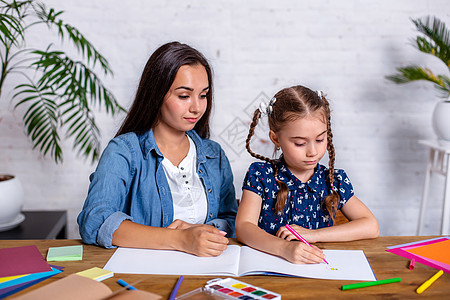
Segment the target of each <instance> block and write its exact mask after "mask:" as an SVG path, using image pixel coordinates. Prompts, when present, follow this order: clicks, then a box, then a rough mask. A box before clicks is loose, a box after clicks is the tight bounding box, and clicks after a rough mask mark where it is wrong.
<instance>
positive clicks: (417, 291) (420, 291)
mask: <svg viewBox="0 0 450 300" xmlns="http://www.w3.org/2000/svg"><path fill="white" fill-rule="evenodd" d="M442 274H444V271H442V270H439V272H437V273H436V274H434V275H433V276H431V278H430V279H428V280H427V281H425V282H424V283H422V285H421V286H419V287H418V288H417V290H416V293H417V294H422V292H423V291H425V290H426V289H427V288H428V287H429V286H430V285H432V284H433V282H435V281H436V280H437V279H438V278H439V277H441V276H442Z"/></svg>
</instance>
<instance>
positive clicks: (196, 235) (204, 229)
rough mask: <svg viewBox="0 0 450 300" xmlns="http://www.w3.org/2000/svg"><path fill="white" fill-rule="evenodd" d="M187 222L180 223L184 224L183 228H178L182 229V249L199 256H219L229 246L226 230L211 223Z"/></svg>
mask: <svg viewBox="0 0 450 300" xmlns="http://www.w3.org/2000/svg"><path fill="white" fill-rule="evenodd" d="M181 222H183V221H181ZM174 223H175V222H174ZM174 223H172V224H174ZM184 223H185V222H184ZM172 224H171V225H172ZM186 224H189V223H186ZM186 224H180V225H179V226H180V227H182V226H184V227H185V228H183V229H181V228H177V229H181V232H180V233H181V247H180V250H181V251H184V252H187V253H191V254H194V255H197V256H218V255H220V254H222V252H223V251H224V250H225V249H226V248H227V245H228V239H227V238H226V237H225V235H226V234H227V233H226V232H225V231H221V230H219V229H217V228H215V227H214V226H211V225H204V224H189V225H191V226H187V225H186ZM186 226H187V227H186Z"/></svg>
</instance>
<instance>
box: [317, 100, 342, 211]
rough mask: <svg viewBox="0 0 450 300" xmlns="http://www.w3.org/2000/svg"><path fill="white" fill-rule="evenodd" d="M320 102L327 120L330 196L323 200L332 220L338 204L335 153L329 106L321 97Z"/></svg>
mask: <svg viewBox="0 0 450 300" xmlns="http://www.w3.org/2000/svg"><path fill="white" fill-rule="evenodd" d="M321 98H322V100H323V101H324V103H325V113H326V119H327V151H328V157H329V162H328V170H329V173H328V182H329V184H330V189H331V194H329V195H328V196H327V197H326V198H325V199H324V203H325V207H326V209H327V211H328V213H329V214H330V216H331V219H332V220H334V217H335V214H336V211H337V208H338V202H339V194H338V192H337V191H336V190H335V188H334V186H333V184H334V162H335V151H334V145H333V133H332V132H331V117H330V116H331V113H330V105H329V103H328V101H327V99H326V98H325V97H324V96H322V97H321Z"/></svg>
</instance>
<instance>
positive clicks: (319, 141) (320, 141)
mask: <svg viewBox="0 0 450 300" xmlns="http://www.w3.org/2000/svg"><path fill="white" fill-rule="evenodd" d="M324 140H325V139H321V140H316V142H318V143H322V142H323V141H324Z"/></svg>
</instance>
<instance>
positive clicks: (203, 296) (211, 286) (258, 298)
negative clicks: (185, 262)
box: [175, 278, 281, 300]
mask: <svg viewBox="0 0 450 300" xmlns="http://www.w3.org/2000/svg"><path fill="white" fill-rule="evenodd" d="M175 299H176V300H222V299H230V300H231V299H233V300H280V299H281V295H280V294H277V293H274V292H271V291H269V290H266V289H263V288H260V287H257V286H254V285H251V284H248V283H245V282H242V281H239V280H236V279H233V278H225V279H223V278H215V279H211V280H209V281H208V282H207V283H206V284H205V286H204V287H201V288H198V289H195V290H193V291H190V292H188V293H186V294H183V295H181V296H178V297H176V298H175Z"/></svg>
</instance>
